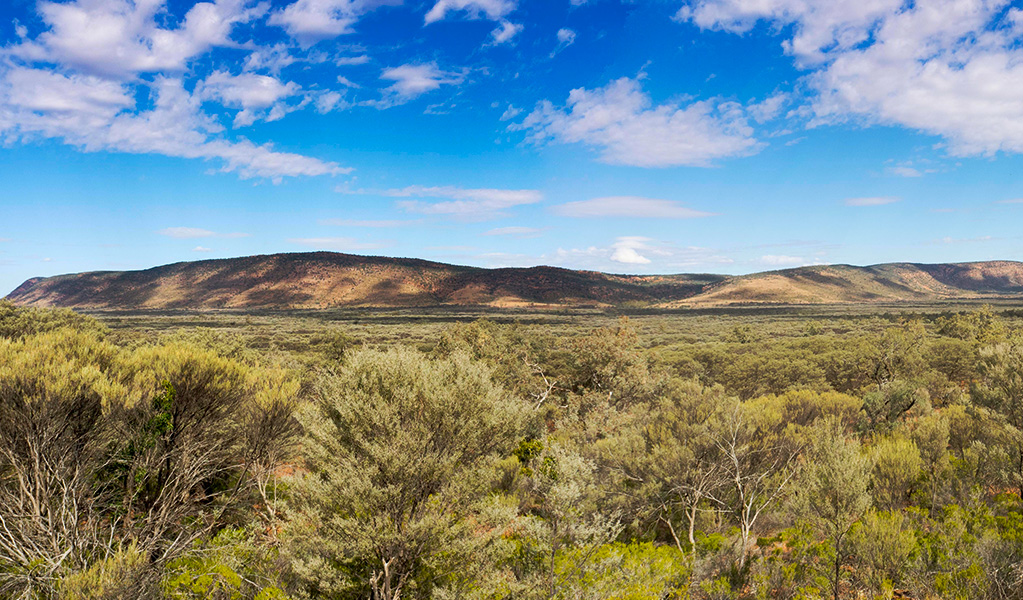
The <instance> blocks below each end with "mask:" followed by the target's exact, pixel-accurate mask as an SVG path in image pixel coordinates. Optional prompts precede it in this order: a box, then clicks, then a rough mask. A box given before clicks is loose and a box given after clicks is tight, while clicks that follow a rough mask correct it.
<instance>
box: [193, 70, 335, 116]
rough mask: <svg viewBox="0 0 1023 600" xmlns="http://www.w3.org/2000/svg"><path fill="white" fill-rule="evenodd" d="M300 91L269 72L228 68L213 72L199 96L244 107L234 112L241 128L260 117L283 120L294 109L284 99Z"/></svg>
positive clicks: (291, 83)
mask: <svg viewBox="0 0 1023 600" xmlns="http://www.w3.org/2000/svg"><path fill="white" fill-rule="evenodd" d="M300 90H301V88H299V86H298V85H297V84H296V83H293V82H290V81H289V82H288V83H284V82H282V81H280V80H279V79H276V78H274V77H269V76H266V75H256V74H254V73H242V74H241V75H231V74H230V73H227V72H225V71H214V72H213V73H211V74H210V75H209V76H208V77H206V79H205V81H203V83H202V86H201V88H200V92H199V95H200V96H201V97H203V98H214V99H217V100H220V101H221V102H222V103H223V104H224V106H227V107H230V108H239V109H241V110H240V111H239V112H238V113H237V114H236V115H235V118H234V126H235V127H242V126H245V125H251V124H252V123H254V122H255V121H256V120H257V119H263V120H267V121H275V120H277V119H280V118H281V117H283V116H284V115H285V114H287V113H288V111H289V110H292V109H293V107H288V106H287V105H286V104H285V103H284V100H286V99H287V98H289V97H292V96H295V95H297V94H298V93H299V91H300ZM335 104H336V102H335Z"/></svg>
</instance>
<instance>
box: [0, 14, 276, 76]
mask: <svg viewBox="0 0 1023 600" xmlns="http://www.w3.org/2000/svg"><path fill="white" fill-rule="evenodd" d="M163 4H164V2H163V1H162V0H136V1H129V0H105V1H98V0H77V1H73V2H67V3H57V2H41V3H40V4H39V14H40V16H41V17H42V20H43V23H44V24H45V25H46V27H47V30H46V31H44V32H43V33H41V34H40V35H39V36H38V37H37V38H36V39H34V40H24V41H23V42H21V43H20V44H17V45H15V46H14V47H13V48H12V49H11V54H12V55H14V56H17V57H19V58H22V59H26V60H31V61H40V62H51V63H59V64H62V65H64V66H68V67H71V68H74V69H76V70H78V71H81V72H83V73H86V74H92V75H102V76H107V77H115V78H128V77H131V76H133V75H134V74H136V73H155V72H164V71H183V70H184V69H185V67H186V65H187V64H188V61H189V60H190V59H192V58H194V57H196V56H198V55H200V54H203V53H205V52H206V51H208V50H209V49H210V48H213V47H216V46H227V45H231V44H232V42H231V40H230V34H231V30H232V29H233V27H234V26H235V25H236V24H238V23H246V22H249V21H251V20H252V19H254V18H256V17H258V16H259V15H260V14H261V13H262V11H263V10H265V9H263V8H261V5H257V6H252V5H251V4H252V3H250V2H248V1H246V0H215V1H214V2H200V3H197V4H195V5H194V6H193V7H192V8H191V9H189V11H188V13H187V14H186V15H185V17H184V19H183V20H182V21H181V24H180V25H179V26H178V27H175V28H164V27H160V26H159V25H158V24H157V20H158V19H157V15H158V13H159V12H160V10H161V9H162V8H163Z"/></svg>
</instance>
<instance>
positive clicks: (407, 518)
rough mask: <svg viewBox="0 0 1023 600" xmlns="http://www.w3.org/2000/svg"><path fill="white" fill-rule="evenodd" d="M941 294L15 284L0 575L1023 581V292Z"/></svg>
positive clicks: (404, 584) (173, 590) (998, 597)
mask: <svg viewBox="0 0 1023 600" xmlns="http://www.w3.org/2000/svg"><path fill="white" fill-rule="evenodd" d="M915 308H916V311H915V312H906V311H903V312H900V313H892V314H886V313H885V312H883V311H884V310H887V309H885V308H883V307H882V308H870V309H864V308H862V307H821V308H818V309H811V308H799V309H786V310H781V309H756V310H749V309H746V310H730V311H727V310H722V311H704V312H700V311H687V312H670V311H636V312H634V313H633V314H632V315H630V316H629V317H628V318H625V317H622V316H621V315H619V314H615V313H613V312H600V311H595V310H576V311H561V310H559V311H556V312H550V311H549V312H518V313H517V312H515V311H502V312H496V311H495V312H476V313H469V312H466V311H465V310H464V309H445V310H435V311H415V312H411V311H410V312H404V311H396V310H386V311H385V310H362V311H340V310H337V311H316V312H313V311H309V312H302V311H282V312H249V313H232V312H212V313H187V312H181V313H175V312H168V313H146V312H141V313H129V312H120V313H100V314H99V315H98V316H99V319H98V320H97V319H96V318H91V317H86V316H82V315H79V314H76V313H71V312H59V311H48V310H41V309H25V308H18V307H15V306H13V305H10V304H4V305H0V596H2V597H10V598H25V599H28V598H32V599H47V600H49V599H57V598H61V599H63V598H90V599H92V598H95V599H100V598H125V597H146V598H250V599H258V600H269V599H284V598H292V599H296V600H297V599H300V598H310V599H312V598H331V599H349V598H350V599H353V600H354V599H356V598H359V599H361V598H370V599H372V600H397V599H399V598H405V599H417V598H419V599H425V598H436V599H438V600H448V599H456V598H457V599H462V598H466V599H468V598H478V599H484V598H486V599H494V600H497V599H511V598H526V599H530V598H535V599H541V598H542V599H548V600H550V599H566V600H567V599H590V598H592V599H603V598H607V599H612V598H629V599H647V598H649V599H651V600H653V599H666V598H672V599H681V598H708V599H709V598H715V599H717V598H736V599H738V598H751V599H752V598H779V599H780V598H832V599H843V598H848V599H852V598H894V597H911V598H918V599H921V600H924V599H936V598H942V599H945V598H981V599H990V600H1013V599H1019V598H1021V597H1023V568H1021V567H1020V565H1021V564H1023V503H1021V500H1020V487H1021V485H1023V468H1021V466H1020V465H1021V464H1023V453H1021V451H1020V448H1021V447H1023V443H1021V442H1020V428H1021V427H1023V424H1021V423H1020V422H1019V421H1020V414H1019V413H1020V409H1019V405H1020V393H1021V391H1020V389H1017V388H1020V385H1019V381H1020V380H1023V361H1021V360H1019V356H1017V355H1019V354H1020V353H1019V348H1020V347H1023V343H1021V342H1020V331H1021V325H1023V322H1021V321H1020V317H1021V314H1020V313H1017V312H1015V311H1014V310H1006V307H1004V306H1001V307H1000V306H998V305H995V306H993V307H969V306H966V307H964V306H946V307H937V308H935V307H934V306H928V305H919V306H916V307H915ZM479 317H485V318H479Z"/></svg>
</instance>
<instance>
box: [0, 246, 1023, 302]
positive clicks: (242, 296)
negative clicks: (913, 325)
mask: <svg viewBox="0 0 1023 600" xmlns="http://www.w3.org/2000/svg"><path fill="white" fill-rule="evenodd" d="M1014 297H1015V298H1019V299H1021V300H1023V263H1018V262H1009V261H992V262H976V263H956V264H938V265H925V264H911V263H891V264H883V265H874V266H869V267H855V266H851V265H828V266H812V267H800V268H796V269H785V270H781V271H770V272H765V273H755V274H752V275H741V276H727V275H707V274H680V275H611V274H606V273H598V272H594V271H572V270H569V269H560V268H556V267H531V268H516V269H511V268H509V269H482V268H477V267H463V266H455V265H448V264H444V263H437V262H430V261H425V260H418V259H408V258H385V257H374V256H356V255H350V254H337V253H333V252H309V253H295V254H271V255H265V256H249V257H243V258H229V259H220V260H202V261H196V262H182V263H175V264H171V265H165V266H162V267H155V268H152V269H146V270H143V271H97V272H91V273H77V274H71V275H58V276H56V277H45V278H33V279H29V280H28V281H26V282H25V283H23V284H22V285H21V286H19V287H18V289H16V290H14V291H13V292H11V294H10V295H9V296H8V298H9V299H10V300H11V301H13V302H15V303H17V304H21V305H30V306H63V307H72V308H87V309H174V308H179V309H206V308H329V307H417V306H420V307H425V306H439V305H463V306H492V307H519V306H537V305H541V306H623V305H628V306H655V307H665V308H677V307H705V306H729V305H742V304H845V303H874V302H899V301H934V300H948V299H968V298H975V299H985V298H991V299H994V298H1014Z"/></svg>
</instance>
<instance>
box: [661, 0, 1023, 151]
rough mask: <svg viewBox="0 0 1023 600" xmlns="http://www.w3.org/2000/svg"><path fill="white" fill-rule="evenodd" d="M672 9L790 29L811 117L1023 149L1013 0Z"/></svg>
mask: <svg viewBox="0 0 1023 600" xmlns="http://www.w3.org/2000/svg"><path fill="white" fill-rule="evenodd" d="M677 16H678V18H679V19H682V20H689V21H692V22H694V23H695V24H697V25H699V26H701V27H705V28H711V29H723V30H726V31H733V32H743V31H746V30H748V29H749V28H751V27H752V26H753V25H754V24H755V23H756V22H757V21H766V22H768V23H771V24H772V25H774V26H775V27H776V28H777V29H778V30H779V31H785V32H791V34H790V35H787V39H786V40H785V41H784V42H783V46H784V49H785V51H786V52H788V53H789V54H791V55H792V56H793V57H794V59H795V61H796V63H797V65H799V66H800V67H802V68H805V69H809V70H810V73H809V74H808V75H807V77H806V78H805V82H806V84H807V87H808V88H809V89H810V90H811V91H812V92H813V98H812V106H811V108H810V111H811V113H812V116H813V121H812V124H827V123H841V122H847V121H853V122H858V123H862V124H867V125H870V124H884V125H898V126H902V127H907V128H910V129H914V130H917V131H920V132H923V133H927V134H932V135H937V136H940V137H942V138H943V139H944V140H945V145H946V147H947V149H948V151H949V152H950V153H951V154H953V155H991V154H994V153H997V152H1013V153H1019V152H1023V27H1021V23H1023V19H1021V16H1023V11H1021V10H1020V9H1018V8H1012V3H1011V2H1010V1H1009V0H931V1H928V2H905V1H904V0H869V1H866V2H833V1H830V0H813V1H808V0H763V1H760V2H745V1H743V0H694V1H691V2H689V3H688V4H687V5H686V6H685V7H683V8H682V10H681V11H680V12H679V13H678V15H677Z"/></svg>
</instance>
